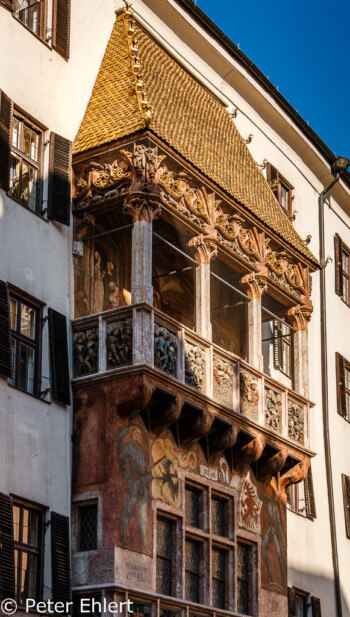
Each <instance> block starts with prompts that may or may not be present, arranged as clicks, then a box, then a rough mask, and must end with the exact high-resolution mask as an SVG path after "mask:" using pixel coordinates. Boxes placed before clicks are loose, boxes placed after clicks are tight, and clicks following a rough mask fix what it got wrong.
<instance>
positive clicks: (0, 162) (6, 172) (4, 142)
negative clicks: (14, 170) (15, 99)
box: [0, 90, 13, 191]
mask: <svg viewBox="0 0 350 617" xmlns="http://www.w3.org/2000/svg"><path fill="white" fill-rule="evenodd" d="M12 110H13V105H12V101H11V100H10V99H9V98H8V96H6V94H4V92H2V91H1V90H0V188H2V189H4V190H5V191H8V190H9V186H10V183H9V180H10V156H11V151H10V148H11V125H12Z"/></svg>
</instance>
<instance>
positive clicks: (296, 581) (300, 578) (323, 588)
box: [288, 567, 350, 617]
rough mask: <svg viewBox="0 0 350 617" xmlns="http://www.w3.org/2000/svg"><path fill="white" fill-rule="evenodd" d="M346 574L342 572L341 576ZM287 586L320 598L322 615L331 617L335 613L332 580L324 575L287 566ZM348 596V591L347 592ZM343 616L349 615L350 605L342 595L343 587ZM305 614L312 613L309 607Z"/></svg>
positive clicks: (349, 616)
mask: <svg viewBox="0 0 350 617" xmlns="http://www.w3.org/2000/svg"><path fill="white" fill-rule="evenodd" d="M346 576H348V574H347V573H345V572H344V573H343V578H345V577H346ZM288 586H289V587H294V588H295V589H297V590H300V591H305V592H306V593H307V594H310V602H311V596H315V597H316V598H320V600H321V611H322V615H323V616H324V617H333V616H335V615H336V606H335V593H334V582H333V580H331V579H329V578H327V577H326V576H318V575H317V574H313V573H312V572H308V571H301V570H297V569H296V568H290V567H288ZM347 595H348V596H349V591H348V594H347ZM341 597H342V607H343V617H350V606H349V603H348V601H347V599H346V597H345V595H344V590H343V588H342V589H341ZM307 615H312V611H311V607H309V611H308V613H307Z"/></svg>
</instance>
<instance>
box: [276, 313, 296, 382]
mask: <svg viewBox="0 0 350 617" xmlns="http://www.w3.org/2000/svg"><path fill="white" fill-rule="evenodd" d="M273 329H274V357H275V368H277V369H278V370H279V371H281V372H282V373H284V374H285V375H286V376H287V377H289V378H290V379H291V378H292V336H291V333H292V331H291V329H290V327H289V325H288V324H287V323H284V322H281V321H279V320H278V319H275V320H274V322H273Z"/></svg>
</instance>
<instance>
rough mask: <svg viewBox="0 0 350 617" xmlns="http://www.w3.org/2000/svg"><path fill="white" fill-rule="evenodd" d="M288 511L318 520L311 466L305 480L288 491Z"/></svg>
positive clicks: (288, 488)
mask: <svg viewBox="0 0 350 617" xmlns="http://www.w3.org/2000/svg"><path fill="white" fill-rule="evenodd" d="M286 493H287V505H288V509H289V510H291V511H292V512H295V513H296V514H300V515H301V516H305V517H306V518H308V519H310V520H312V521H313V520H314V519H315V518H316V501H315V494H314V484H313V478H312V467H311V465H310V467H309V469H308V472H307V476H306V478H305V480H303V481H302V482H299V483H298V484H292V485H291V486H288V487H287V489H286Z"/></svg>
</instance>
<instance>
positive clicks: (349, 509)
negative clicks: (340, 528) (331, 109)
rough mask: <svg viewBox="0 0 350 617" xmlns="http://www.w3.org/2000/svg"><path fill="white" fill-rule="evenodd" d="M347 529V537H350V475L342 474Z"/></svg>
mask: <svg viewBox="0 0 350 617" xmlns="http://www.w3.org/2000/svg"><path fill="white" fill-rule="evenodd" d="M342 484H343V499H344V514H345V531H346V537H347V538H349V539H350V477H349V476H346V475H345V474H342Z"/></svg>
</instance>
